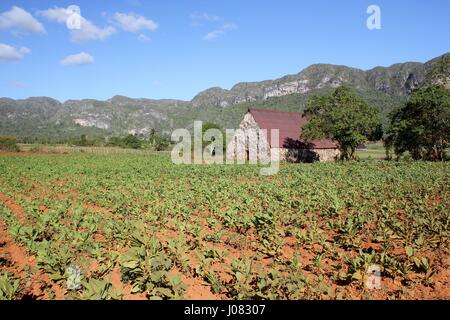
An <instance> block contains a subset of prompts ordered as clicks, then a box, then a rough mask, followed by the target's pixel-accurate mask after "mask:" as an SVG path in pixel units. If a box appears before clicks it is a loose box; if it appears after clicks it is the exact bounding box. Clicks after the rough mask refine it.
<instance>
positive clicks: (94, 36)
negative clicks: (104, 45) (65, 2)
mask: <svg viewBox="0 0 450 320" xmlns="http://www.w3.org/2000/svg"><path fill="white" fill-rule="evenodd" d="M38 14H39V15H41V16H43V17H45V18H46V19H48V20H50V21H54V22H58V23H64V24H66V22H67V21H68V19H69V18H70V17H71V15H72V14H73V13H72V12H71V11H70V10H68V9H65V8H59V7H54V8H51V9H47V10H44V11H39V12H38ZM115 32H116V29H115V28H114V27H112V26H106V27H104V28H101V27H98V26H96V25H95V24H94V23H92V22H91V21H89V20H87V19H85V18H84V17H82V16H80V28H79V29H71V30H70V33H71V39H72V41H73V42H84V41H89V40H104V39H106V38H108V37H109V36H111V35H112V34H114V33H115Z"/></svg>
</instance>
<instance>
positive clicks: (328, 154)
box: [226, 109, 340, 162]
mask: <svg viewBox="0 0 450 320" xmlns="http://www.w3.org/2000/svg"><path fill="white" fill-rule="evenodd" d="M307 122H308V120H307V119H306V117H305V116H304V114H302V113H299V112H285V111H274V110H266V109H248V111H247V113H246V114H245V116H244V119H243V120H242V121H241V123H240V125H239V129H240V130H239V129H238V130H236V132H235V133H234V135H233V136H232V139H231V140H229V141H230V142H229V143H228V146H227V155H226V156H227V159H228V160H241V161H243V160H249V159H256V158H255V155H257V154H258V152H259V154H260V158H259V159H261V158H262V159H264V158H265V159H268V158H269V157H270V151H271V150H276V149H278V150H276V151H279V156H280V160H287V161H293V162H314V161H334V160H335V159H337V158H338V157H339V155H340V151H339V149H338V145H337V143H336V142H334V141H332V140H329V139H323V140H319V141H311V142H305V141H302V140H301V139H299V137H300V134H301V130H302V127H303V126H304V125H305V124H306V123H307ZM272 129H278V130H279V131H278V132H279V134H278V139H272V137H271V134H272V131H271V130H272ZM274 138H276V136H275V135H274ZM272 140H273V141H272ZM252 155H253V156H252Z"/></svg>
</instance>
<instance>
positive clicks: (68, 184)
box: [0, 154, 450, 299]
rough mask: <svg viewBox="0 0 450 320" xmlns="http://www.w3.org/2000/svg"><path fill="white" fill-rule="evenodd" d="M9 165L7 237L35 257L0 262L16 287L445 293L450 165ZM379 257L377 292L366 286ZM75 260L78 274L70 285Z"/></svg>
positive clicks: (246, 293) (301, 294)
mask: <svg viewBox="0 0 450 320" xmlns="http://www.w3.org/2000/svg"><path fill="white" fill-rule="evenodd" d="M0 168H2V170H0V181H1V182H2V183H0V194H2V199H7V198H9V199H12V200H11V201H14V204H13V203H12V202H11V201H6V200H2V201H0V222H2V223H4V224H3V225H4V226H5V233H4V235H5V236H6V234H7V235H8V236H9V237H10V238H11V239H12V240H14V241H15V242H16V243H17V244H20V245H22V246H23V248H25V250H26V254H28V255H29V256H34V257H35V258H36V263H35V264H33V263H31V262H30V263H29V262H27V263H29V264H30V266H29V268H28V271H23V272H18V271H17V270H18V267H17V265H16V264H15V262H14V260H11V259H9V260H8V262H4V263H2V264H0V270H1V272H0V273H1V274H2V276H1V277H0V284H1V283H6V284H4V285H2V286H0V288H1V289H0V290H2V291H1V292H2V293H1V294H2V295H3V297H6V298H11V297H16V298H17V297H19V298H20V297H21V296H23V295H30V293H29V292H27V290H30V289H27V288H38V289H34V290H37V291H35V292H33V295H34V296H36V297H38V298H47V299H52V297H53V298H54V297H55V294H56V297H57V298H66V299H92V298H98V299H129V298H135V297H140V298H148V299H183V298H200V297H201V298H216V299H218V298H222V299H223V298H227V299H355V298H363V299H370V298H378V299H416V298H434V299H446V298H447V299H448V298H449V297H448V290H446V284H445V281H447V270H448V259H449V245H450V243H449V239H450V233H449V225H448V223H449V218H450V216H449V212H450V201H449V199H448V197H449V195H450V189H449V185H448V176H449V174H450V170H449V165H448V164H447V163H443V162H422V161H420V162H419V161H414V162H409V161H400V162H392V161H361V162H356V161H352V162H343V163H314V164H285V163H283V164H281V167H280V171H279V173H278V174H277V175H275V176H271V177H266V176H261V175H259V169H260V168H259V167H257V166H251V165H241V166H239V165H235V166H229V165H179V166H177V165H174V164H172V163H171V161H170V158H169V157H168V156H164V155H158V156H137V155H114V156H99V155H88V154H78V155H70V156H46V155H37V156H34V155H31V156H30V155H28V156H23V155H22V156H20V155H17V156H16V155H14V156H12V155H0ZM5 236H4V237H3V238H5ZM5 241H6V240H5ZM9 247H10V246H3V247H2V246H0V253H2V252H4V251H5V250H7V248H9ZM2 250H3V251H2ZM6 253H7V252H6ZM4 256H6V257H7V256H8V255H7V254H5V255H4ZM25 261H32V260H31V259H28V257H26V259H25ZM373 264H377V265H379V266H380V267H381V272H382V274H381V275H382V288H381V290H367V289H366V286H365V281H366V280H367V276H368V274H367V273H366V272H367V270H368V268H369V267H370V266H371V265H373ZM70 265H76V266H80V268H81V270H82V277H81V279H80V286H79V287H78V288H74V289H72V290H67V289H66V283H67V281H68V280H69V278H70V274H69V273H68V272H67V267H68V266H70ZM6 273H9V275H8V276H7V277H5V276H4V274H6ZM41 273H42V274H43V275H45V276H46V277H48V278H43V276H42V274H41ZM30 279H31V280H30ZM16 281H18V282H16ZM28 281H32V285H31V286H30V287H29V286H27V285H26V284H27V282H28ZM33 281H43V282H44V283H45V286H44V287H43V289H39V288H40V286H35V285H33V284H34V283H35V282H33ZM39 283H40V282H39ZM39 290H41V291H39Z"/></svg>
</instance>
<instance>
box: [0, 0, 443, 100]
mask: <svg viewBox="0 0 450 320" xmlns="http://www.w3.org/2000/svg"><path fill="white" fill-rule="evenodd" d="M372 4H376V5H378V6H379V7H380V9H381V29H380V30H369V29H368V28H367V27H366V20H367V18H368V17H369V15H368V14H367V13H366V10H367V7H368V6H369V5H372ZM69 5H77V6H79V7H80V9H81V16H82V18H81V20H82V23H81V30H78V31H71V30H69V29H68V28H67V26H66V24H65V22H64V21H65V20H64V19H65V17H66V16H65V14H67V10H66V8H67V7H68V6H69ZM63 20H64V21H63ZM449 35H450V1H447V0H429V1H413V0H409V1H406V0H399V1H381V0H371V1H365V0H339V1H338V0H335V1H331V0H329V1H325V0H316V1H300V0H214V1H212V0H177V1H176V0H165V1H148V0H147V1H146V0H123V1H100V0H71V1H64V0H63V1H56V0H52V1H50V0H39V1H37V0H36V1H20V0H16V1H12V0H2V1H1V2H0V96H4V97H11V98H27V97H30V96H50V97H54V98H56V99H59V100H61V101H64V100H67V99H81V98H94V99H102V100H104V99H108V98H110V97H112V96H114V95H126V96H130V97H134V98H139V97H145V98H155V99H161V98H176V99H184V100H190V99H191V98H192V97H193V96H194V95H195V94H197V93H198V92H199V91H201V90H204V89H207V88H209V87H213V86H220V87H223V88H226V89H229V88H230V87H231V86H233V85H234V84H236V83H238V82H242V81H261V80H266V79H274V78H277V77H280V76H283V75H286V74H293V73H297V72H299V71H300V70H302V69H303V68H305V67H307V66H308V65H310V64H313V63H333V64H342V65H348V66H353V67H357V68H361V69H370V68H372V67H375V66H378V65H382V66H389V65H391V64H393V63H398V62H405V61H420V62H425V61H427V60H429V59H431V58H433V57H436V56H438V55H441V54H443V53H445V52H448V51H450V41H449V40H450V37H449Z"/></svg>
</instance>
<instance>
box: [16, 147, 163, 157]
mask: <svg viewBox="0 0 450 320" xmlns="http://www.w3.org/2000/svg"><path fill="white" fill-rule="evenodd" d="M19 148H20V151H21V152H36V153H51V154H70V153H89V154H99V155H109V154H136V155H151V154H161V153H164V151H153V150H137V149H130V148H120V147H79V146H68V145H45V144H19Z"/></svg>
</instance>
